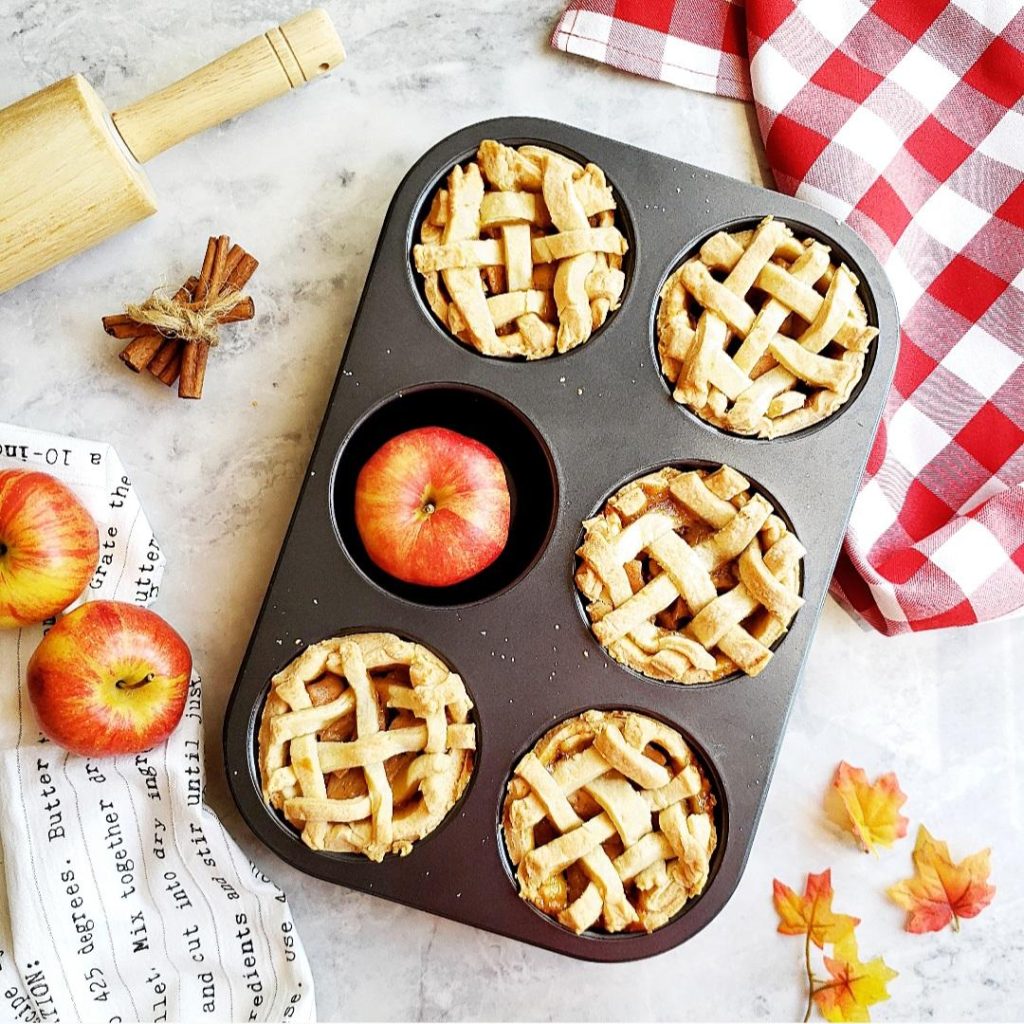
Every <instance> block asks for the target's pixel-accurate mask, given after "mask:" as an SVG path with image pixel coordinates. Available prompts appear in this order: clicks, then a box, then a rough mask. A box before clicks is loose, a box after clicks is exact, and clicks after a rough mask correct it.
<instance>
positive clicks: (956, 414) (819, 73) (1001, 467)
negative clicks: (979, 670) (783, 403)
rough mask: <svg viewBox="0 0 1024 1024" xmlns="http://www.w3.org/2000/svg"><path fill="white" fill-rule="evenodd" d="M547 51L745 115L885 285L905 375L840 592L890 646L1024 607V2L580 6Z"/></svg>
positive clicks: (693, 0) (789, 180)
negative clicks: (735, 106)
mask: <svg viewBox="0 0 1024 1024" xmlns="http://www.w3.org/2000/svg"><path fill="white" fill-rule="evenodd" d="M552 44H553V45H554V46H555V47H557V48H558V49H561V50H566V51H568V52H570V53H578V54H583V55H585V56H588V57H592V58H594V59H595V60H600V61H604V62H606V63H608V64H613V65H615V66H616V67H620V68H623V69H625V70H627V71H632V72H635V73H637V74H641V75H646V76H648V77H650V78H658V79H662V80H663V81H666V82H673V83H676V84H678V85H685V86H689V87H690V88H694V89H701V90H703V91H705V92H713V93H718V94H720V95H723V96H732V97H736V98H740V99H751V98H752V99H753V100H754V103H755V105H756V108H757V115H758V122H759V124H760V128H761V134H762V136H763V138H764V144H765V149H766V152H767V156H768V162H769V164H770V165H771V168H772V170H773V172H774V174H775V181H776V183H777V185H778V187H779V188H780V189H781V190H783V191H785V192H788V193H790V194H792V195H796V196H799V197H800V198H801V199H806V200H808V201H810V202H812V203H816V204H817V205H819V206H821V207H823V208H825V209H826V210H829V211H830V212H831V213H833V214H835V216H836V217H838V218H839V219H840V220H844V221H846V223H847V224H849V225H850V226H851V227H852V228H853V229H854V230H855V231H857V232H858V233H859V234H860V235H861V236H862V237H863V238H864V239H865V240H866V241H867V243H868V244H869V245H870V246H871V247H872V249H873V250H874V251H875V253H876V255H877V256H878V258H879V259H880V260H881V262H882V264H883V266H884V267H885V269H886V271H887V273H888V275H889V279H890V281H891V282H892V286H893V289H894V290H895V293H896V298H897V303H898V306H899V310H900V317H901V320H902V338H901V350H900V359H899V365H898V367H897V370H896V379H895V383H894V386H893V389H892V392H891V394H890V396H889V401H888V403H887V406H886V409H885V415H884V421H883V425H882V427H881V429H880V431H879V434H878V438H877V440H876V443H875V446H874V450H873V452H872V454H871V458H870V461H869V463H868V469H867V473H866V475H865V477H864V481H863V483H862V487H861V491H860V495H859V497H858V499H857V503H856V506H855V508H854V513H853V518H852V520H851V523H850V530H849V533H848V535H847V538H846V542H845V544H844V547H843V554H842V556H841V558H840V562H839V566H838V568H837V570H836V577H835V580H834V581H833V593H835V595H836V596H837V597H838V598H839V599H840V600H841V601H843V602H844V603H845V605H846V606H847V607H848V608H850V609H852V610H855V611H857V612H859V613H860V615H861V616H863V618H864V619H865V620H867V622H869V623H870V624H871V625H872V626H874V627H875V628H876V629H879V630H881V631H883V632H885V633H901V632H906V631H908V630H923V629H935V628H938V627H943V626H959V625H966V624H968V623H973V622H978V621H982V620H986V619H994V618H998V617H1001V616H1005V615H1010V614H1014V613H1019V612H1020V611H1021V610H1022V609H1024V489H1022V482H1024V366H1022V363H1024V102H1022V95H1024V11H1022V5H1021V4H1020V3H1018V2H1017V0H875V2H874V3H870V2H867V3H862V2H859V0H802V2H799V3H796V2H794V0H746V9H745V10H744V6H743V4H742V3H741V2H739V0H736V2H729V0H676V2H672V0H575V2H573V3H571V4H570V5H569V7H568V9H567V10H566V12H565V14H564V15H563V16H562V18H561V20H560V21H559V23H558V26H557V28H556V29H555V33H554V36H553V37H552ZM694 156H695V158H696V160H697V161H698V162H699V154H694Z"/></svg>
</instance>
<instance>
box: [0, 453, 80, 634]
mask: <svg viewBox="0 0 1024 1024" xmlns="http://www.w3.org/2000/svg"><path fill="white" fill-rule="evenodd" d="M98 561H99V534H98V532H97V530H96V524H95V523H94V522H93V519H92V516H90V515H89V513H88V511H87V510H86V508H85V506H84V505H83V504H82V503H81V502H80V501H79V500H78V498H77V497H75V494H74V492H72V491H71V490H70V488H68V487H66V486H65V485H64V484H62V483H61V482H60V481H59V480H57V479H56V478H55V477H52V476H50V474H49V473H40V472H37V471H34V470H26V469H5V470H0V629H9V628H12V627H13V628H17V627H20V626H27V625H30V624H31V623H34V622H42V621H43V620H44V619H48V618H51V617H52V616H54V615H56V614H57V613H58V612H61V611H63V610H64V609H65V608H67V606H68V605H69V604H71V602H72V601H74V600H75V598H76V597H78V596H79V594H81V593H82V591H83V590H84V589H85V588H86V586H87V585H88V583H89V580H90V579H91V577H92V574H93V571H94V570H95V568H96V563H97V562H98Z"/></svg>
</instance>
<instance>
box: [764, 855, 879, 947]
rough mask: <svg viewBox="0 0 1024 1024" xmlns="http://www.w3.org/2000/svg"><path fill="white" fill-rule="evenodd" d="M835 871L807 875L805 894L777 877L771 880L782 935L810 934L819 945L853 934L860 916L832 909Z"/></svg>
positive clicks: (812, 940)
mask: <svg viewBox="0 0 1024 1024" xmlns="http://www.w3.org/2000/svg"><path fill="white" fill-rule="evenodd" d="M833 895H834V893H833V892H832V871H831V869H827V870H825V871H822V872H821V874H819V875H808V876H807V884H806V886H805V887H804V894H803V896H800V895H798V894H797V893H796V892H794V891H793V890H792V889H790V887H789V886H788V885H783V883H782V882H780V881H779V880H778V879H777V878H776V879H775V880H774V881H773V883H772V901H773V902H774V904H775V909H776V911H777V912H778V915H779V931H780V932H782V934H783V935H807V936H808V937H809V939H810V941H811V942H813V943H814V944H815V945H816V946H817V947H818V948H819V949H823V948H824V946H825V943H826V942H840V941H842V939H843V938H844V937H846V936H848V935H849V936H852V935H853V929H854V928H855V927H856V926H857V925H858V924H860V918H857V917H850V915H849V914H836V913H834V912H833V910H832V897H833Z"/></svg>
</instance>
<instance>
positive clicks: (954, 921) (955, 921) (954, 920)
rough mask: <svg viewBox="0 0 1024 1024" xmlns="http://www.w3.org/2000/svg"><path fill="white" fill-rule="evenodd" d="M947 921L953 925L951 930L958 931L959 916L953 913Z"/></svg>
mask: <svg viewBox="0 0 1024 1024" xmlns="http://www.w3.org/2000/svg"><path fill="white" fill-rule="evenodd" d="M949 923H950V924H951V925H952V926H953V931H955V932H958V931H960V918H959V917H957V916H956V914H955V913H954V914H953V917H952V919H951V920H950V922H949Z"/></svg>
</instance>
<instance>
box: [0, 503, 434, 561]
mask: <svg viewBox="0 0 1024 1024" xmlns="http://www.w3.org/2000/svg"><path fill="white" fill-rule="evenodd" d="M423 511H424V512H426V513H427V515H428V516H429V515H433V514H434V512H436V511H437V506H436V505H435V504H434V503H433V502H432V501H428V502H427V503H426V505H424V506H423ZM0 554H3V552H2V551H0Z"/></svg>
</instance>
